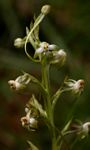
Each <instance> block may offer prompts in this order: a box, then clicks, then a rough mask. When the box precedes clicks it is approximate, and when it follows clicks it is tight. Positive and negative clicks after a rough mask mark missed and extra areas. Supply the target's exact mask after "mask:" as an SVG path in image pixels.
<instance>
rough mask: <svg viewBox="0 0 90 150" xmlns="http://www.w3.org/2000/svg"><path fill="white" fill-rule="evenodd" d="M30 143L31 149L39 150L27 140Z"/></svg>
mask: <svg viewBox="0 0 90 150" xmlns="http://www.w3.org/2000/svg"><path fill="white" fill-rule="evenodd" d="M27 142H28V144H29V145H30V148H31V150H39V149H38V148H37V147H36V146H35V145H34V144H33V143H32V142H31V141H27Z"/></svg>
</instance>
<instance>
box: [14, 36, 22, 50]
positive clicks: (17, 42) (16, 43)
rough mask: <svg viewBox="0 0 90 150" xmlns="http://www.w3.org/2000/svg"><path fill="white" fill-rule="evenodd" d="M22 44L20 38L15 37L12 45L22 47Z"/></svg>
mask: <svg viewBox="0 0 90 150" xmlns="http://www.w3.org/2000/svg"><path fill="white" fill-rule="evenodd" d="M23 45H24V42H23V40H22V39H21V38H17V39H16V40H15V41H14V46H15V47H17V48H20V47H23Z"/></svg>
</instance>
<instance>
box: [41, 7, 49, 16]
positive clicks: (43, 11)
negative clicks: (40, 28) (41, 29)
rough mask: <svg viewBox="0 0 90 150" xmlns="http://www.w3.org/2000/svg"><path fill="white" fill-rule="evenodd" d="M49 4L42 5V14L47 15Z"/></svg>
mask: <svg viewBox="0 0 90 150" xmlns="http://www.w3.org/2000/svg"><path fill="white" fill-rule="evenodd" d="M50 7H51V6H50V5H44V6H43V7H42V8H41V12H42V13H43V14H44V15H47V14H48V13H49V12H50Z"/></svg>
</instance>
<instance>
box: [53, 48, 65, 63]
mask: <svg viewBox="0 0 90 150" xmlns="http://www.w3.org/2000/svg"><path fill="white" fill-rule="evenodd" d="M65 60H66V52H65V51H64V50H62V49H60V50H59V51H55V52H53V59H52V61H51V63H52V64H56V63H59V64H60V65H61V66H62V65H63V64H64V63H65Z"/></svg>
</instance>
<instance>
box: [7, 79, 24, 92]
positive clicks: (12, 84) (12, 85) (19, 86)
mask: <svg viewBox="0 0 90 150" xmlns="http://www.w3.org/2000/svg"><path fill="white" fill-rule="evenodd" d="M8 84H9V85H10V88H11V89H13V90H16V91H18V90H21V89H23V88H24V87H25V85H23V84H21V83H19V82H17V81H16V80H10V81H8Z"/></svg>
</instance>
